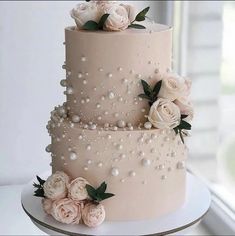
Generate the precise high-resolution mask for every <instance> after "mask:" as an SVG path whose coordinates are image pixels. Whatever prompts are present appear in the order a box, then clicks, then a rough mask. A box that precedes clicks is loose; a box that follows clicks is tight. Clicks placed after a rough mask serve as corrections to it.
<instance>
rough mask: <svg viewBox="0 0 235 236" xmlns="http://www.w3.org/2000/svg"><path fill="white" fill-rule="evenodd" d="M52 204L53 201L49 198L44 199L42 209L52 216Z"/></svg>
mask: <svg viewBox="0 0 235 236" xmlns="http://www.w3.org/2000/svg"><path fill="white" fill-rule="evenodd" d="M52 203H53V201H52V200H51V199H49V198H43V199H42V208H43V210H44V211H45V212H46V213H47V214H48V215H50V214H51V208H52Z"/></svg>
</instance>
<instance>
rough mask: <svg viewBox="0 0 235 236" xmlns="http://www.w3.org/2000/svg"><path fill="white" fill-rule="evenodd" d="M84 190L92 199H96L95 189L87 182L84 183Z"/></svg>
mask: <svg viewBox="0 0 235 236" xmlns="http://www.w3.org/2000/svg"><path fill="white" fill-rule="evenodd" d="M86 191H87V193H88V195H89V197H90V198H91V199H92V200H96V198H97V196H96V190H95V189H94V188H93V187H92V186H91V185H89V184H87V185H86Z"/></svg>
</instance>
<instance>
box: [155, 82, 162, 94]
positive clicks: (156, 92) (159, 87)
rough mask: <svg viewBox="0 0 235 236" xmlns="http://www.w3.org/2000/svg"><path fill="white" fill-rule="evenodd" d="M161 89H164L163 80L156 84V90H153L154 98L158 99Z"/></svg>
mask: <svg viewBox="0 0 235 236" xmlns="http://www.w3.org/2000/svg"><path fill="white" fill-rule="evenodd" d="M161 87H162V80H160V81H158V82H157V83H156V84H155V86H154V88H153V92H154V98H157V96H158V93H159V92H160V89H161Z"/></svg>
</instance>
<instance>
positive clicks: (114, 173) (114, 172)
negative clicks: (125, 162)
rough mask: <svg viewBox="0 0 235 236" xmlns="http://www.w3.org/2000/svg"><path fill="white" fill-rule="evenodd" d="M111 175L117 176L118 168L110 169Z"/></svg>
mask: <svg viewBox="0 0 235 236" xmlns="http://www.w3.org/2000/svg"><path fill="white" fill-rule="evenodd" d="M111 175H112V176H115V177H116V176H118V175H119V170H118V168H115V167H114V168H112V170H111Z"/></svg>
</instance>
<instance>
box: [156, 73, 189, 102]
mask: <svg viewBox="0 0 235 236" xmlns="http://www.w3.org/2000/svg"><path fill="white" fill-rule="evenodd" d="M189 90H190V87H187V85H186V81H185V79H183V78H180V77H179V76H178V75H173V74H170V75H167V76H165V77H164V78H163V79H162V86H161V89H160V91H159V94H158V97H160V98H166V99H169V100H171V101H174V100H176V99H177V98H179V97H182V96H184V95H186V93H189Z"/></svg>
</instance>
